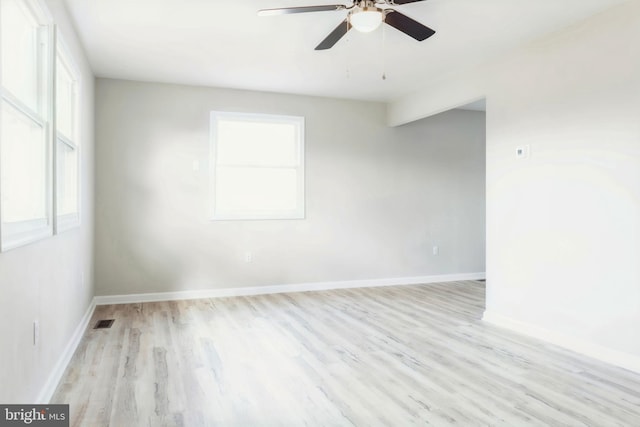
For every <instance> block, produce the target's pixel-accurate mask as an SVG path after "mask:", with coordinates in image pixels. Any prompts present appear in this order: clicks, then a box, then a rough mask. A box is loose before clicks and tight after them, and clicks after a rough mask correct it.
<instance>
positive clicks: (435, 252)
mask: <svg viewBox="0 0 640 427" xmlns="http://www.w3.org/2000/svg"><path fill="white" fill-rule="evenodd" d="M439 253H440V247H439V246H434V247H433V254H434V255H438V254H439Z"/></svg>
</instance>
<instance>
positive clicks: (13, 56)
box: [0, 0, 40, 112]
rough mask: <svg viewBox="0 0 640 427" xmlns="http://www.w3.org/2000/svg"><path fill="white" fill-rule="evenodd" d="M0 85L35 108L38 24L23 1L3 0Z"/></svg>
mask: <svg viewBox="0 0 640 427" xmlns="http://www.w3.org/2000/svg"><path fill="white" fill-rule="evenodd" d="M0 4H1V5H2V11H1V15H2V25H1V26H0V28H2V34H1V39H2V47H1V52H2V86H4V87H5V88H6V89H8V90H9V91H10V92H11V94H12V95H13V96H15V97H17V98H18V99H19V100H20V101H22V102H23V103H24V104H26V105H27V106H29V107H30V108H32V109H33V110H34V111H37V112H40V109H39V108H38V24H37V22H36V21H35V19H34V18H33V17H32V16H31V13H30V12H29V11H28V10H27V8H26V7H25V6H24V4H23V3H21V2H18V1H16V0H2V1H1V2H0Z"/></svg>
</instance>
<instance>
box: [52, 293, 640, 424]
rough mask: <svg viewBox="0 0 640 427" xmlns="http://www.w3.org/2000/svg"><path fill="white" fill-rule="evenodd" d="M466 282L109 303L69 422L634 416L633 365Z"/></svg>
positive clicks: (636, 382)
mask: <svg viewBox="0 0 640 427" xmlns="http://www.w3.org/2000/svg"><path fill="white" fill-rule="evenodd" d="M483 309H484V286H483V284H482V283H480V282H474V281H466V282H454V283H446V284H430V285H422V286H402V287H386V288H369V289H349V290H338V291H324V292H305V293H295V294H293V293H292V294H277V295H264V296H252V297H232V298H218V299H201V300H190V301H174V302H162V303H144V304H124V305H111V306H100V307H98V308H97V309H96V312H95V314H94V319H93V320H92V323H91V325H93V324H94V323H95V322H96V321H97V320H98V319H107V318H114V319H116V321H115V323H114V325H113V327H112V328H111V329H106V330H94V329H89V330H87V332H86V334H85V336H84V338H83V340H82V342H81V344H80V346H79V348H78V350H77V351H76V354H75V355H74V357H73V360H72V361H71V363H70V365H69V367H68V369H67V372H66V373H65V376H64V378H63V380H62V382H61V383H60V385H59V387H58V389H57V391H56V393H55V396H54V399H53V403H69V404H70V405H71V407H70V409H71V425H74V426H118V427H121V426H217V425H220V426H281V425H282V426H387V425H388V426H413V425H422V426H450V425H457V426H603V427H609V426H630V427H637V426H640V375H637V374H634V373H631V372H628V371H625V370H623V369H619V368H615V367H612V366H609V365H606V364H603V363H600V362H597V361H594V360H591V359H588V358H585V357H581V356H578V355H576V354H574V353H571V352H569V351H566V350H563V349H560V348H558V347H555V346H552V345H547V344H544V343H542V342H539V341H536V340H532V339H528V338H525V337H520V336H518V335H515V334H512V333H509V332H507V331H504V330H500V329H498V328H494V327H491V326H489V325H486V324H484V323H483V322H482V321H481V320H480V318H481V316H482V312H483Z"/></svg>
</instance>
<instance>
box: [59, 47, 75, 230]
mask: <svg viewBox="0 0 640 427" xmlns="http://www.w3.org/2000/svg"><path fill="white" fill-rule="evenodd" d="M75 76H76V73H75V72H74V69H73V67H72V66H71V61H70V60H69V56H68V55H66V54H65V53H64V51H63V50H62V49H61V48H60V47H59V46H58V49H57V54H56V97H55V98H56V231H62V230H65V229H68V228H71V227H74V226H77V225H78V224H79V222H80V218H79V215H78V200H79V198H78V190H79V188H78V160H79V159H78V146H77V144H76V140H77V138H76V133H77V131H76V117H77V112H76V111H77V110H76V108H77V88H76V86H77V80H78V79H77V78H76V77H75Z"/></svg>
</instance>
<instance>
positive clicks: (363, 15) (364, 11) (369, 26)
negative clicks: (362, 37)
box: [349, 7, 382, 33]
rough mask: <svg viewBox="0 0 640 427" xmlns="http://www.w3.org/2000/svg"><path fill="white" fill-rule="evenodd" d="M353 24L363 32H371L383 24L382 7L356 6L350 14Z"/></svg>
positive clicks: (350, 20)
mask: <svg viewBox="0 0 640 427" xmlns="http://www.w3.org/2000/svg"><path fill="white" fill-rule="evenodd" d="M349 22H350V23H351V26H352V27H353V28H354V29H355V30H357V31H360V32H361V33H370V32H372V31H374V30H375V29H376V28H378V27H379V26H380V24H382V9H380V8H377V7H362V8H356V9H355V10H354V11H353V12H351V14H350V15H349Z"/></svg>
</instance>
